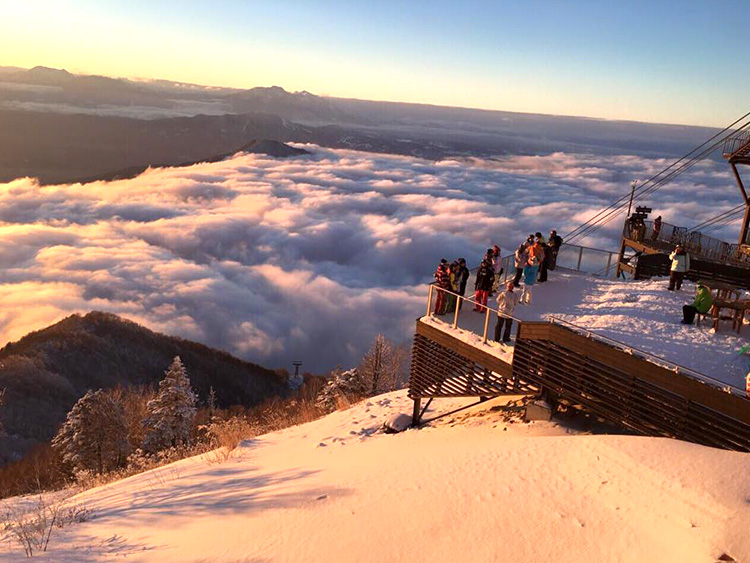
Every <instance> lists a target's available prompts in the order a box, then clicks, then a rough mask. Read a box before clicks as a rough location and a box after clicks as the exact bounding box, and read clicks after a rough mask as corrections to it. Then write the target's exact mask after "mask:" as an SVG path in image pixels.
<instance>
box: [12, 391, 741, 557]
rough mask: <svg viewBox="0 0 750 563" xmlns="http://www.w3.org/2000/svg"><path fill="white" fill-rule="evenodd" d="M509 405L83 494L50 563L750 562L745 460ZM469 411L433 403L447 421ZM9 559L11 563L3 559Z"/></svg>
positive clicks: (303, 435)
mask: <svg viewBox="0 0 750 563" xmlns="http://www.w3.org/2000/svg"><path fill="white" fill-rule="evenodd" d="M502 401H503V400H495V401H490V402H486V403H483V404H482V405H480V406H477V407H474V408H473V409H471V410H469V411H464V412H462V413H459V414H455V415H451V416H449V417H446V418H443V419H441V420H440V421H439V423H438V422H435V423H434V426H432V427H426V428H423V429H420V430H408V431H406V432H403V433H401V434H396V435H387V434H383V433H380V432H378V431H377V429H378V427H379V426H380V424H381V423H382V421H383V420H384V419H385V418H386V417H388V416H390V415H392V414H394V413H396V412H399V411H402V412H406V411H408V409H409V407H410V402H409V401H408V399H407V397H406V393H405V392H404V391H399V392H395V393H391V394H388V395H383V396H380V397H377V398H375V399H372V400H370V401H367V402H364V403H361V404H359V405H356V406H355V407H353V408H351V409H349V410H347V411H342V412H336V413H334V414H332V415H330V416H328V417H326V418H324V419H321V420H318V421H315V422H312V423H309V424H306V425H302V426H298V427H294V428H290V429H287V430H284V431H280V432H275V433H272V434H268V435H265V436H262V437H259V438H257V439H255V440H252V441H249V442H247V443H245V444H244V445H243V446H242V447H241V448H240V449H239V450H237V451H236V452H235V455H234V456H233V457H232V458H231V459H230V460H229V461H227V462H225V463H224V464H220V465H217V464H211V463H208V462H207V461H206V459H205V458H203V457H196V458H191V459H187V460H183V461H181V462H178V463H175V464H173V465H170V466H167V467H164V468H161V469H158V470H155V471H151V472H148V473H145V474H142V475H138V476H134V477H131V478H129V479H126V480H123V481H120V482H117V483H113V484H111V485H108V486H104V487H101V488H98V489H93V490H90V491H88V492H86V493H83V494H81V495H80V496H79V497H78V498H77V499H76V501H77V502H82V503H85V504H86V506H87V507H88V508H89V509H91V510H93V518H92V519H91V520H90V521H88V522H85V523H82V524H77V525H73V526H70V527H67V528H64V529H63V530H61V531H59V532H55V535H54V536H53V539H52V542H51V543H52V545H51V551H50V552H49V553H47V554H45V558H46V560H66V561H105V560H107V561H109V560H115V559H119V558H120V556H126V560H127V561H159V562H162V561H212V562H213V561H218V562H222V561H226V562H230V561H231V562H235V561H273V562H317V561H321V562H322V561H336V562H342V561H344V562H348V561H351V562H368V561H373V562H375V561H378V562H380V561H388V562H391V561H431V562H433V563H435V562H451V563H454V562H457V561H476V562H483V561H513V562H518V561H529V562H531V561H534V562H536V561H555V562H556V563H563V562H577V563H578V562H582V561H583V562H589V561H590V562H597V563H602V562H607V561H612V562H615V561H617V562H630V561H632V562H638V563H644V562H652V561H653V562H672V561H675V562H681V563H687V562H693V561H695V562H706V561H715V560H716V559H718V557H719V556H721V555H722V554H724V553H727V554H729V555H731V556H732V557H734V558H735V559H737V560H740V561H747V560H748V559H749V558H750V539H749V538H748V535H747V528H748V525H749V524H750V482H748V479H747V475H748V473H749V472H750V456H748V455H747V454H740V453H735V452H726V451H719V450H714V449H710V448H705V447H702V446H697V445H693V444H688V443H683V442H679V441H674V440H668V439H656V438H641V437H633V436H607V435H575V434H571V433H570V432H569V431H568V430H566V429H565V428H564V427H563V426H561V425H558V424H557V423H555V422H549V423H546V422H544V423H541V422H537V423H530V424H524V423H522V422H519V421H518V420H516V419H509V417H508V415H507V413H506V411H504V410H503V409H502V408H501V407H500V405H501V404H502ZM459 403H460V401H443V402H439V401H436V404H437V406H438V407H440V408H441V409H449V408H451V407H455V406H456V405H457V404H459ZM0 553H2V555H0V557H3V558H6V559H8V560H11V559H13V558H14V557H17V558H18V560H20V559H21V558H22V556H21V554H18V552H16V555H13V556H12V555H11V554H10V552H9V551H8V548H7V547H5V546H4V548H3V551H2V552H0Z"/></svg>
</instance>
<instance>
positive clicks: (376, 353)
mask: <svg viewBox="0 0 750 563" xmlns="http://www.w3.org/2000/svg"><path fill="white" fill-rule="evenodd" d="M402 363H403V352H402V350H400V349H399V348H398V347H397V346H395V345H394V344H393V342H391V341H390V340H388V339H387V338H386V337H385V336H383V335H382V334H378V335H377V336H376V337H375V342H373V343H372V346H370V349H369V350H368V351H367V353H366V354H365V355H364V357H363V358H362V364H361V365H360V367H359V372H360V376H361V377H362V380H363V381H364V383H365V385H366V386H367V392H368V393H369V394H370V395H377V394H378V393H383V392H385V391H393V390H394V389H398V388H399V387H400V382H399V375H400V371H401V365H402Z"/></svg>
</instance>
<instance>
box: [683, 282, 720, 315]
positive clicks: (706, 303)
mask: <svg viewBox="0 0 750 563" xmlns="http://www.w3.org/2000/svg"><path fill="white" fill-rule="evenodd" d="M712 304H713V299H712V298H711V291H710V290H709V289H708V288H707V287H706V286H705V285H703V284H702V283H698V292H697V293H696V295H695V301H693V304H692V305H683V306H682V324H684V325H691V324H693V321H694V320H695V314H696V313H700V314H701V315H705V314H706V313H708V311H709V310H710V309H711V305H712Z"/></svg>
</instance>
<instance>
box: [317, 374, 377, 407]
mask: <svg viewBox="0 0 750 563" xmlns="http://www.w3.org/2000/svg"><path fill="white" fill-rule="evenodd" d="M367 392H368V387H367V385H366V384H365V382H364V381H363V380H362V377H361V376H360V374H359V372H358V371H357V369H356V368H354V369H349V370H346V371H343V370H342V369H341V368H336V369H335V370H334V371H333V372H331V376H330V378H329V379H328V382H327V383H326V384H325V386H324V387H323V388H322V389H321V390H320V392H319V393H318V396H317V398H316V400H315V406H317V407H318V408H319V409H321V410H323V411H324V412H332V411H335V410H336V409H337V408H339V406H340V405H341V404H342V403H347V402H352V401H356V400H358V399H361V398H362V397H364V396H366V395H367Z"/></svg>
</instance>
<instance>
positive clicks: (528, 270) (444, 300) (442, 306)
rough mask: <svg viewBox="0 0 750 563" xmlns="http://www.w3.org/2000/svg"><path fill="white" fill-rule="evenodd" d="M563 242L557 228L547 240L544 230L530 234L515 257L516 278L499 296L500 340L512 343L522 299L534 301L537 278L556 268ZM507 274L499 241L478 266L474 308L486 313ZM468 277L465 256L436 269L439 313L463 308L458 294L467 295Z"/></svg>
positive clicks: (497, 329) (544, 278)
mask: <svg viewBox="0 0 750 563" xmlns="http://www.w3.org/2000/svg"><path fill="white" fill-rule="evenodd" d="M562 243H563V241H562V238H561V237H560V236H559V235H558V234H557V231H554V230H553V231H551V232H550V234H549V239H545V238H544V236H542V233H535V234H533V235H529V236H528V238H527V239H526V240H525V241H524V242H523V243H522V244H521V245H520V246H519V247H518V248H517V249H516V251H515V253H514V256H513V263H514V266H515V268H516V272H515V277H514V278H513V281H510V282H508V283H507V284H505V287H504V288H503V290H501V291H500V294H499V295H498V298H497V303H498V320H497V324H496V325H495V340H496V341H498V342H500V341H502V342H508V341H509V340H510V331H511V326H512V324H513V321H512V317H513V311H514V309H515V306H516V305H517V304H518V303H519V302H520V303H526V304H528V303H530V302H531V288H532V286H533V285H534V284H535V283H536V282H537V281H539V283H544V282H546V281H547V278H548V271H549V270H554V269H555V265H556V262H557V254H558V252H559V251H560V247H561V246H562ZM503 273H504V271H503V266H502V250H501V249H500V247H499V246H498V245H497V244H495V245H493V247H492V248H488V249H487V252H486V253H485V255H484V257H483V258H482V262H481V263H480V265H479V268H478V269H477V274H476V279H475V282H474V302H475V303H474V311H476V312H478V313H483V312H484V311H485V310H486V307H487V301H488V299H489V297H490V296H491V295H492V294H493V292H494V291H497V290H498V289H499V288H500V285H501V281H500V280H501V277H502V275H503ZM468 279H469V269H468V268H467V267H466V260H465V259H463V258H459V259H458V260H456V261H454V262H452V263H449V262H448V260H446V259H445V258H443V259H442V260H441V261H440V264H439V265H438V267H437V270H436V271H435V286H436V288H437V289H438V291H437V296H436V298H435V309H434V311H435V314H436V315H445V314H446V313H454V312H455V311H456V308H457V307H458V308H460V307H461V304H460V301H461V300H460V299H458V298H457V297H456V295H460V296H462V297H463V296H464V295H465V294H466V283H467V282H468ZM522 279H523V292H522V293H521V295H520V297H519V295H517V294H516V293H515V292H514V289H515V288H517V287H520V286H521V280H522ZM441 290H445V291H441ZM457 301H458V302H457Z"/></svg>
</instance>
